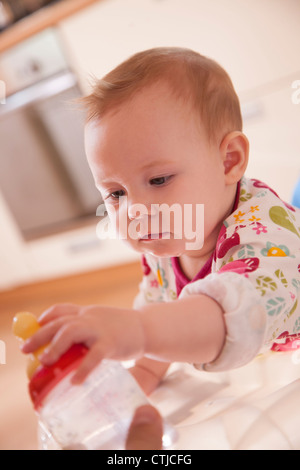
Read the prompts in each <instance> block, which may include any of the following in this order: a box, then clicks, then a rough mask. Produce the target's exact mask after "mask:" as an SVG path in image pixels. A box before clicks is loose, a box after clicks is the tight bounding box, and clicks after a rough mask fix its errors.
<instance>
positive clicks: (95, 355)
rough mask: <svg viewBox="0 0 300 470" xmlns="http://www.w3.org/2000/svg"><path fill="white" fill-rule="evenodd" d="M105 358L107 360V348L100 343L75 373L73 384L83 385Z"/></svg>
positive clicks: (91, 350) (95, 345)
mask: <svg viewBox="0 0 300 470" xmlns="http://www.w3.org/2000/svg"><path fill="white" fill-rule="evenodd" d="M105 357H106V358H107V348H106V347H105V346H104V344H103V343H100V342H98V343H96V344H94V345H93V346H92V348H91V349H90V350H89V352H88V353H87V355H86V356H85V358H84V359H83V360H82V362H81V364H80V366H79V367H78V369H77V370H76V372H75V373H74V375H73V377H72V379H71V382H72V383H73V384H74V385H79V384H81V383H83V382H84V381H85V379H86V378H87V376H88V375H89V374H90V373H91V372H92V370H93V369H94V368H95V367H96V366H97V365H98V364H100V362H101V361H102V360H103V359H104V358H105Z"/></svg>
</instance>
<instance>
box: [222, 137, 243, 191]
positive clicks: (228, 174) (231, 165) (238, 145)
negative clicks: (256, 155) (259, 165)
mask: <svg viewBox="0 0 300 470" xmlns="http://www.w3.org/2000/svg"><path fill="white" fill-rule="evenodd" d="M220 154H221V157H222V159H223V164H224V174H225V181H226V184H234V183H237V182H238V181H239V180H240V179H241V177H242V176H243V174H244V173H245V171H246V168H247V164H248V157H249V142H248V139H247V137H246V136H245V134H243V133H242V132H240V131H233V132H230V133H229V134H227V135H226V136H225V137H224V139H223V140H222V142H221V145H220Z"/></svg>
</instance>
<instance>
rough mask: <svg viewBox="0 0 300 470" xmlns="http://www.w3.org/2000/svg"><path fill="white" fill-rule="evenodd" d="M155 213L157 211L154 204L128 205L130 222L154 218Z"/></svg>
mask: <svg viewBox="0 0 300 470" xmlns="http://www.w3.org/2000/svg"><path fill="white" fill-rule="evenodd" d="M155 213H156V210H155V206H154V205H153V204H149V203H148V204H145V203H132V204H129V205H128V218H129V219H130V220H134V219H142V218H144V217H149V216H153V215H155Z"/></svg>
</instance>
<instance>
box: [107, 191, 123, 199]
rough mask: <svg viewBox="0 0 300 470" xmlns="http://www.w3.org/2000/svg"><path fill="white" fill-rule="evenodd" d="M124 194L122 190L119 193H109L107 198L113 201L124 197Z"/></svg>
mask: <svg viewBox="0 0 300 470" xmlns="http://www.w3.org/2000/svg"><path fill="white" fill-rule="evenodd" d="M124 195H125V192H124V191H123V189H120V190H119V191H114V192H113V193H110V195H109V197H112V198H113V199H120V197H122V196H124Z"/></svg>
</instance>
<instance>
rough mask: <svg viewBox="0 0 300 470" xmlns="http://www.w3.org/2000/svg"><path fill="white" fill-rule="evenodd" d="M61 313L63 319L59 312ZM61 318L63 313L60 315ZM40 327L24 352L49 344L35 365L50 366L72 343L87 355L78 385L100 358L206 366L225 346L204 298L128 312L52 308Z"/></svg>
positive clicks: (215, 310) (213, 307)
mask: <svg viewBox="0 0 300 470" xmlns="http://www.w3.org/2000/svg"><path fill="white" fill-rule="evenodd" d="M65 310H67V314H66V313H65ZM64 313H65V314H64ZM41 323H42V324H43V326H42V328H41V329H40V330H39V331H38V332H37V333H36V334H35V335H34V336H33V337H32V338H30V339H29V340H28V341H27V342H26V343H25V344H24V346H23V352H25V353H30V352H33V351H35V350H37V349H38V348H39V347H40V346H42V345H44V344H46V343H50V345H49V347H48V348H47V350H46V351H45V352H44V354H43V356H42V358H41V361H42V363H44V364H45V365H50V364H53V363H54V362H55V361H57V359H58V358H59V357H60V356H61V355H62V354H63V353H64V352H66V351H67V350H68V349H69V347H70V346H71V345H72V344H74V343H84V344H86V345H87V346H88V347H89V349H90V350H89V352H88V354H87V355H86V357H85V358H84V360H83V361H82V363H81V365H80V366H79V368H78V370H77V372H76V374H75V375H74V377H73V380H74V382H82V381H83V380H84V379H85V378H86V376H87V375H88V374H89V373H90V372H91V370H92V369H94V367H95V366H96V365H97V364H98V363H99V362H100V361H101V360H102V359H104V358H110V359H116V360H120V361H122V360H128V359H141V358H142V357H143V356H147V357H148V358H150V359H155V360H158V361H159V360H161V361H166V362H168V361H169V362H173V361H179V362H191V363H194V362H196V363H199V362H200V363H206V362H211V361H213V360H214V359H215V358H216V357H217V356H218V355H219V354H220V352H221V350H222V346H223V343H224V341H225V324H224V320H223V311H222V309H221V307H220V306H219V304H218V303H217V302H215V301H214V300H212V299H211V298H210V297H208V296H205V295H201V294H200V295H196V296H190V297H188V298H184V299H180V300H176V301H174V302H163V303H155V304H149V305H146V306H144V307H141V308H140V311H137V310H134V309H119V308H112V307H102V306H96V305H95V306H90V307H81V306H73V310H72V309H70V306H69V307H67V309H66V308H65V307H64V306H63V305H57V306H54V307H53V308H51V309H49V311H48V312H47V314H46V315H44V316H43V318H42V321H41Z"/></svg>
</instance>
